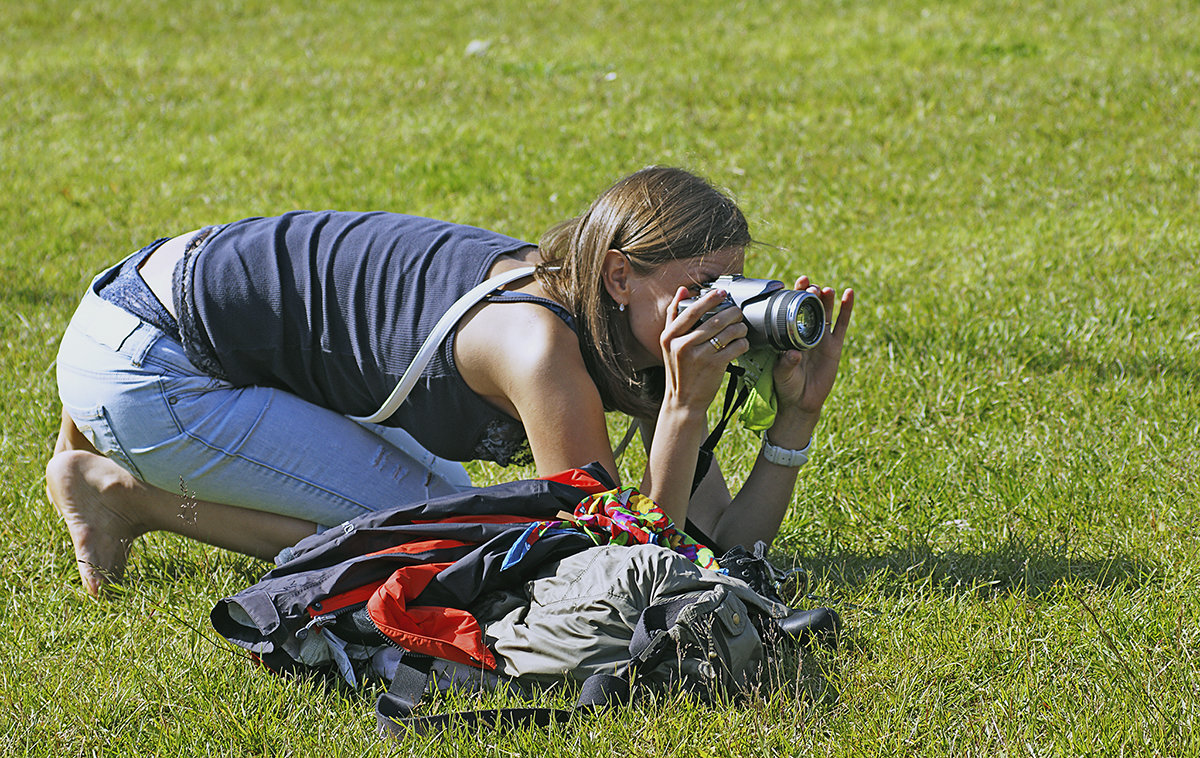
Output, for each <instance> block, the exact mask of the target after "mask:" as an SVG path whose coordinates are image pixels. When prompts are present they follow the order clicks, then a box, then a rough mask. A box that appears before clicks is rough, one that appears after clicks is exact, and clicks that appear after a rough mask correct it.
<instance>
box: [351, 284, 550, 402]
mask: <svg viewBox="0 0 1200 758" xmlns="http://www.w3.org/2000/svg"><path fill="white" fill-rule="evenodd" d="M533 271H534V267H533V266H526V267H523V268H516V269H513V270H512V271H506V272H504V273H503V274H500V275H498V276H493V277H492V278H491V279H488V280H487V281H485V282H483V283H482V284H479V285H476V286H475V287H474V288H473V289H471V290H470V291H469V292H467V294H465V295H463V296H462V297H460V298H459V299H458V300H456V301H455V303H454V305H452V306H450V309H449V310H447V311H446V312H445V313H443V314H442V317H441V318H440V319H438V322H437V324H435V325H434V327H433V331H432V332H430V333H429V336H428V337H426V338H425V342H424V344H422V345H421V349H420V350H418V351H417V355H416V357H415V358H413V362H412V363H410V364H409V366H408V368H407V369H405V370H404V376H402V377H400V381H399V382H398V383H397V384H396V388H395V389H394V390H392V394H390V395H388V398H387V400H385V401H383V405H382V406H380V408H379V410H377V411H375V412H374V413H372V414H371V415H370V416H350V418H351V419H352V420H354V421H358V422H360V423H364V424H379V423H382V422H384V421H386V420H387V419H388V418H389V417H390V416H391V415H392V414H393V413H395V412H396V409H398V408H399V407H400V406H401V405H402V404H403V403H404V400H405V399H406V398H407V397H408V393H410V392H412V388H413V387H415V386H416V384H417V380H418V379H420V378H421V373H422V372H423V371H424V370H425V367H426V366H428V365H429V361H430V360H431V359H432V358H433V354H434V353H436V352H437V349H438V346H439V345H441V344H442V341H443V340H445V339H446V335H447V334H449V333H450V330H451V329H453V328H454V326H455V324H457V323H458V322H459V320H460V319H462V317H463V316H465V315H466V313H467V311H469V310H471V308H473V307H475V304H476V303H478V302H479V301H480V300H483V299H484V298H485V297H487V296H488V295H490V294H491V293H492V292H495V291H496V290H497V289H499V288H501V287H503V286H504V285H506V284H508V283H509V282H513V281H516V280H517V279H522V278H524V277H526V276H532V275H533Z"/></svg>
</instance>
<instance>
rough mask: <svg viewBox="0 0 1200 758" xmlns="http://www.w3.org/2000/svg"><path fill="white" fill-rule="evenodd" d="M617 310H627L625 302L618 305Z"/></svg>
mask: <svg viewBox="0 0 1200 758" xmlns="http://www.w3.org/2000/svg"><path fill="white" fill-rule="evenodd" d="M617 310H619V311H620V312H621V313H624V312H625V303H621V304H620V305H618V306H617Z"/></svg>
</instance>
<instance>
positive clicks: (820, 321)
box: [763, 290, 825, 350]
mask: <svg viewBox="0 0 1200 758" xmlns="http://www.w3.org/2000/svg"><path fill="white" fill-rule="evenodd" d="M766 310H767V312H766V319H765V321H766V323H765V324H764V325H763V326H764V327H765V328H766V329H765V330H766V332H767V342H769V343H770V345H771V347H773V348H775V349H776V350H809V349H811V348H813V347H815V346H816V345H817V343H818V342H820V341H821V337H823V336H824V335H825V306H824V305H821V298H819V297H817V296H816V295H814V294H812V293H811V292H795V291H792V290H782V291H779V292H776V293H775V294H774V295H772V296H771V299H770V301H769V302H768V303H767V309H766Z"/></svg>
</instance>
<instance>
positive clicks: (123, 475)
mask: <svg viewBox="0 0 1200 758" xmlns="http://www.w3.org/2000/svg"><path fill="white" fill-rule="evenodd" d="M143 486H144V485H142V483H141V482H139V481H138V480H137V479H135V478H134V477H133V475H131V474H130V473H129V472H128V471H126V470H125V469H123V468H121V467H120V466H119V465H117V464H116V463H114V462H113V461H111V460H109V459H108V458H105V457H104V456H102V455H100V454H99V453H97V452H96V448H94V447H92V444H91V443H90V442H89V441H88V439H87V438H86V437H84V436H83V434H81V433H80V431H79V429H77V428H76V427H75V422H73V421H72V420H71V417H70V416H68V415H67V414H66V411H64V412H63V415H62V424H61V426H60V427H59V430H58V439H57V441H56V442H55V444H54V456H53V457H52V458H51V459H50V462H49V463H48V464H46V494H47V495H49V497H50V502H52V503H54V507H55V509H57V510H58V512H59V514H60V515H62V517H63V519H64V520H65V521H66V522H67V531H69V532H70V533H71V542H72V544H74V546H75V560H76V561H77V562H78V564H79V576H80V578H81V579H83V588H84V589H85V590H87V591H88V592H89V593H90V594H92V595H96V594H98V593H99V592H100V589H101V588H102V587H103V586H104V585H105V584H108V583H109V582H117V581H120V579H121V577H122V576H123V575H124V573H125V562H126V561H127V560H128V559H129V549H130V547H132V545H133V541H134V539H136V538H137V537H138V535H140V534H142V532H144V531H145V530H143V529H139V528H138V527H137V526H136V525H135V524H134V522H133V520H132V519H131V518H129V516H127V515H123V514H122V513H121V511H120V509H118V508H115V506H116V505H118V504H120V503H122V502H123V501H126V500H127V499H128V497H129V494H130V493H131V492H132V491H134V490H136V489H138V488H141V487H143Z"/></svg>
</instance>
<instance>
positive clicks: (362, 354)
mask: <svg viewBox="0 0 1200 758" xmlns="http://www.w3.org/2000/svg"><path fill="white" fill-rule="evenodd" d="M205 231H207V232H208V234H207V235H206V237H205V238H204V239H203V242H202V243H201V244H199V245H196V246H195V247H194V249H193V250H191V251H190V252H189V253H188V254H187V255H185V257H184V258H183V259H182V260H181V261H180V263H179V265H178V267H177V268H176V272H175V293H174V296H175V310H176V313H178V314H179V326H180V335H181V337H182V342H183V345H184V349H185V350H186V352H187V355H188V357H189V358H190V359H191V360H192V361H193V362H194V363H195V364H196V365H197V366H198V367H200V368H202V369H203V370H205V371H207V372H208V373H210V374H212V375H213V376H216V377H219V378H222V379H226V380H227V381H229V382H231V383H233V384H235V385H239V386H244V385H262V386H270V387H278V388H280V389H284V390H287V391H289V392H292V393H294V394H296V395H299V396H300V397H302V398H304V399H305V400H308V401H310V402H312V403H315V404H316V405H320V406H322V407H325V408H329V409H332V410H334V411H337V412H338V413H343V414H347V415H366V414H370V413H373V412H374V411H375V410H376V409H377V408H379V406H380V405H381V404H382V403H383V401H384V400H385V399H386V398H387V396H388V394H389V393H390V392H391V391H392V389H393V388H394V387H395V385H396V382H397V381H399V379H400V377H401V376H402V375H403V373H404V370H405V368H406V367H407V366H408V364H409V363H410V362H411V360H412V358H413V357H414V356H415V355H416V352H417V350H418V349H419V348H420V347H421V345H422V343H423V342H424V340H425V337H426V336H427V335H428V334H429V332H430V331H431V330H432V329H433V326H434V324H435V323H436V322H437V320H438V318H440V317H441V315H442V314H443V313H444V312H445V311H446V310H447V309H448V308H449V307H450V306H451V305H452V304H453V303H454V302H455V301H456V300H457V299H458V298H459V297H461V296H462V295H463V294H464V293H466V292H467V290H469V289H471V288H472V287H474V286H475V285H477V284H479V283H480V282H482V281H483V280H484V278H485V277H486V276H487V274H488V272H489V271H490V270H491V267H492V265H493V264H494V263H495V261H496V259H497V258H498V257H499V256H501V255H503V254H505V253H512V252H516V251H518V250H521V249H522V248H526V247H530V246H531V245H530V244H529V243H528V242H523V241H521V240H518V239H515V238H512V237H508V236H505V235H502V234H497V233H495V232H490V231H487V230H484V229H478V228H475V227H471V226H462V225H457V224H450V223H446V222H443V221H434V220H431V219H425V218H418V217H415V216H405V215H399V214H393V213H343V212H335V211H320V212H311V211H298V212H294V213H288V214H285V215H283V216H278V217H273V218H251V219H244V220H242V221H237V222H234V223H232V224H228V225H225V226H223V227H210V228H208V229H206V230H205ZM201 234H204V232H202V233H201ZM493 299H495V300H498V301H500V302H504V301H507V300H513V301H528V300H529V298H527V297H519V298H513V297H500V298H493ZM534 300H535V301H536V302H539V303H541V304H543V305H546V306H547V307H550V308H552V309H553V310H555V312H556V313H558V314H559V316H560V317H562V318H564V320H565V321H566V322H567V323H568V325H569V326H571V328H572V329H574V328H575V325H574V322H573V320H572V319H571V317H570V315H569V314H567V313H566V312H565V311H564V310H563V309H562V307H561V306H559V305H558V304H557V303H552V302H551V301H548V300H544V299H541V298H535V299H534ZM454 336H455V334H454V332H452V333H451V334H450V336H449V337H447V338H446V340H445V342H444V343H443V344H442V346H441V348H440V349H439V351H438V353H437V355H436V356H435V357H434V359H433V360H432V361H430V363H429V366H428V367H427V368H426V369H425V371H424V373H423V374H422V376H421V379H420V381H419V382H418V383H417V385H416V387H415V388H414V389H413V391H412V393H411V394H410V395H409V397H408V399H407V400H406V401H405V403H404V404H403V405H402V406H401V407H400V409H399V410H397V411H396V413H394V414H393V415H392V417H391V418H390V419H388V420H387V421H386V422H384V423H386V424H387V425H389V426H399V427H402V428H404V429H405V430H407V431H408V432H409V433H410V434H412V435H413V437H415V438H416V440H417V441H418V442H420V443H421V444H422V445H423V446H425V447H426V448H427V449H429V450H430V451H432V452H433V453H435V454H437V455H439V456H442V457H444V458H448V459H451V460H459V461H465V460H490V461H495V462H497V463H500V464H501V465H507V464H509V463H525V462H528V460H529V455H528V443H527V442H526V439H525V431H524V429H523V428H522V427H521V424H520V423H519V422H518V421H517V420H516V419H513V418H512V417H510V416H508V415H507V414H504V413H502V412H501V411H499V410H497V409H496V408H495V407H493V406H492V405H490V404H489V403H487V402H486V401H484V400H483V399H482V398H480V397H479V396H478V395H476V394H475V393H474V392H473V391H471V389H470V388H469V387H468V386H467V385H466V382H464V381H463V379H462V377H461V375H460V374H459V372H458V369H457V367H456V366H455V365H454V349H453V348H454Z"/></svg>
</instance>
